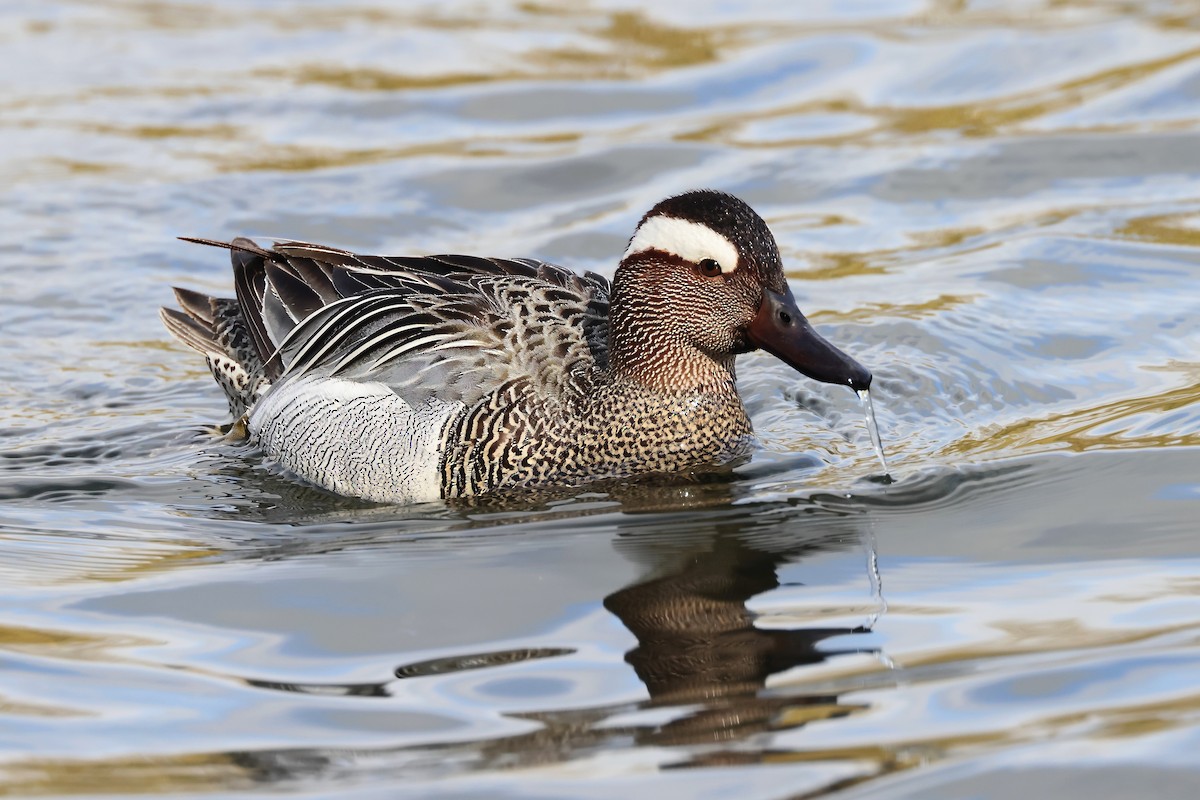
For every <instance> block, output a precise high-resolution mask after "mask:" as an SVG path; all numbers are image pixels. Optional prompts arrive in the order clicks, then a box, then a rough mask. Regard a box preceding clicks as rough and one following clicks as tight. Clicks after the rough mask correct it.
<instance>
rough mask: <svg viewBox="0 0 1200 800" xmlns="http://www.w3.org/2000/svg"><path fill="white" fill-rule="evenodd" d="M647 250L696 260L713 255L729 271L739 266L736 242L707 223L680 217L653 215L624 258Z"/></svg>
mask: <svg viewBox="0 0 1200 800" xmlns="http://www.w3.org/2000/svg"><path fill="white" fill-rule="evenodd" d="M646 250H661V251H663V252H664V253H671V254H673V255H677V256H679V257H680V258H682V259H684V260H685V261H691V262H692V263H694V264H698V263H700V262H701V261H703V260H704V259H706V258H711V259H714V260H715V261H716V262H717V263H718V264H720V265H721V272H724V273H725V274H726V275H728V274H729V273H731V272H733V271H734V270H736V269H737V268H738V252H737V248H736V247H734V246H733V242H731V241H729V240H728V239H726V238H725V237H724V236H722V235H721V234H719V233H717V232H716V231H714V230H713V229H712V228H710V227H708V226H707V225H701V224H700V223H699V222H692V221H691V220H686V219H679V218H678V217H651V218H650V219H648V220H646V221H645V222H643V223H642V224H641V226H640V227H639V228H638V229H637V233H635V234H634V235H633V240H632V241H631V242H630V243H629V248H628V249H627V250H626V251H625V255H624V256H623V259H625V258H629V256H631V255H634V254H635V253H642V252H645V251H646ZM623 259H622V260H623Z"/></svg>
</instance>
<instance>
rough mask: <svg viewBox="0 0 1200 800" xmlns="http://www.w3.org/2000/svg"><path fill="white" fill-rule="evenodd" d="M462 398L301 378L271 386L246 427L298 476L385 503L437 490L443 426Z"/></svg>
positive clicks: (409, 499) (413, 499) (435, 493)
mask: <svg viewBox="0 0 1200 800" xmlns="http://www.w3.org/2000/svg"><path fill="white" fill-rule="evenodd" d="M461 408H462V403H447V402H444V401H440V400H436V399H433V400H429V401H428V402H426V403H422V404H421V405H417V406H412V405H409V404H408V403H406V402H404V400H402V399H401V398H400V397H399V396H397V395H396V393H395V392H393V391H392V390H391V389H390V388H388V387H387V386H386V385H384V384H382V383H376V382H358V381H348V380H343V379H340V378H314V377H303V378H300V379H298V380H292V381H286V382H284V383H283V384H281V385H278V386H276V387H274V388H273V389H272V390H271V391H270V392H269V393H267V395H266V396H264V397H263V398H262V400H260V401H259V402H258V404H257V405H255V407H254V410H253V411H251V413H250V419H249V428H250V433H251V434H252V435H253V436H254V438H255V439H256V440H257V441H258V443H259V444H260V445H261V446H262V448H263V450H265V451H266V452H267V455H268V456H270V457H271V458H273V459H275V460H276V461H277V462H278V463H279V465H280V466H282V467H283V468H284V469H286V470H288V471H289V472H292V473H294V474H295V475H298V476H300V477H301V478H304V479H305V480H308V481H310V482H312V483H315V484H316V485H318V486H323V487H325V488H326V489H329V490H331V491H333V492H337V493H338V494H344V495H352V496H355V497H362V498H364V499H366V500H374V501H377V502H382V503H411V502H419V501H424V500H436V499H437V498H439V497H440V496H441V489H442V484H441V470H440V469H439V463H440V459H441V452H440V450H441V442H442V428H443V427H445V425H446V422H447V420H449V419H450V417H451V416H453V415H454V414H455V413H456V412H457V411H458V410H459V409H461Z"/></svg>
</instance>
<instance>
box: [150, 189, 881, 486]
mask: <svg viewBox="0 0 1200 800" xmlns="http://www.w3.org/2000/svg"><path fill="white" fill-rule="evenodd" d="M188 241H194V242H198V243H201V244H208V245H214V246H218V247H224V248H227V249H228V250H230V252H231V255H232V261H233V275H234V287H235V292H236V297H235V298H217V297H209V296H207V295H204V294H200V293H199V292H194V291H189V290H186V289H176V290H175V295H176V298H177V299H178V301H179V305H180V307H181V309H182V310H175V309H170V308H164V309H162V312H161V313H162V319H163V322H164V323H165V324H166V326H167V329H168V330H169V331H170V332H171V333H172V334H173V335H174V336H175V337H176V338H178V339H179V340H180V341H181V342H183V343H184V344H186V345H188V346H189V347H191V348H193V349H195V350H197V351H199V352H200V353H202V354H203V355H204V357H205V359H206V361H207V362H208V366H209V369H210V370H211V371H212V374H213V377H214V378H215V379H216V380H217V382H218V383H219V384H220V386H221V388H222V389H224V392H225V395H226V397H227V398H228V401H229V408H230V412H231V413H232V414H233V417H234V420H235V422H241V423H243V424H244V426H245V430H246V432H247V435H248V436H249V438H250V439H251V440H252V441H253V442H255V443H257V444H258V445H259V446H260V447H261V448H262V450H263V451H264V452H265V453H266V454H267V456H268V457H269V458H271V459H273V460H274V461H276V462H277V463H278V464H279V465H280V466H281V467H282V468H284V469H285V470H286V471H288V472H290V473H292V474H294V475H295V476H297V477H299V478H301V479H303V480H306V481H308V482H311V483H313V484H316V485H318V486H321V487H324V488H325V489H328V490H331V491H333V492H336V493H339V494H343V495H349V496H354V497H360V498H363V499H366V500H373V501H378V502H416V501H423V500H432V499H438V498H455V497H469V496H475V495H480V494H484V493H488V492H494V491H497V490H504V489H514V488H532V487H545V486H577V485H582V484H585V483H589V482H593V481H598V480H604V479H616V478H627V477H631V476H635V475H641V474H647V473H674V472H688V471H705V470H711V469H715V468H720V467H723V466H728V465H732V464H735V463H738V462H740V461H743V460H745V459H746V458H747V457H748V456H749V453H750V451H751V449H752V446H753V432H752V429H751V425H750V420H749V418H748V417H747V416H746V410H745V408H744V407H743V405H742V401H741V399H740V397H739V396H738V391H737V387H736V383H735V373H734V359H735V357H736V356H737V355H738V354H739V353H745V352H748V351H750V350H754V349H756V348H762V349H764V350H766V351H768V352H770V353H772V354H774V355H775V356H777V357H778V358H780V359H781V360H782V361H784V362H785V363H787V364H789V365H791V366H792V367H794V368H795V369H797V370H799V371H800V372H801V373H803V374H804V375H807V376H808V377H810V378H813V379H815V380H818V381H824V382H827V383H839V384H844V385H847V386H850V387H851V388H853V389H866V388H867V387H868V386H869V385H870V382H871V373H870V372H868V371H867V370H866V369H865V368H863V367H862V366H861V365H860V364H858V363H857V362H856V361H854V360H853V359H852V358H850V357H849V356H847V355H846V354H844V353H842V352H841V351H840V350H838V349H837V348H835V347H834V346H833V345H831V344H829V343H828V342H827V341H825V340H824V339H823V338H821V337H820V336H819V335H818V334H817V333H816V332H815V331H814V330H813V329H812V327H811V326H810V325H809V323H808V321H807V320H806V319H805V318H804V315H803V314H801V313H800V310H799V309H798V308H797V307H796V302H795V300H794V299H793V297H792V293H791V290H790V289H789V288H788V285H787V281H786V279H785V278H784V274H783V265H782V262H781V260H780V256H779V248H778V247H777V245H776V243H775V238H774V236H772V235H771V231H770V230H769V229H768V227H767V224H766V223H765V222H764V221H763V219H762V218H761V217H760V216H759V215H758V214H756V213H755V212H754V211H753V210H752V209H751V208H750V206H748V205H747V204H746V203H745V202H743V201H742V200H739V199H738V198H736V197H733V196H732V195H729V194H725V193H722V192H717V191H710V190H701V191H692V192H687V193H685V194H681V195H678V196H676V197H671V198H668V199H666V200H663V201H662V202H660V203H659V204H658V205H656V206H654V207H653V208H652V209H650V211H649V212H647V213H646V215H645V216H644V217H642V219H641V222H640V223H639V224H638V226H637V228H636V230H635V231H634V234H633V237H632V238H631V239H630V241H629V245H628V247H627V248H626V250H625V254H624V255H623V256H622V258H621V261H620V264H619V265H618V266H617V270H616V273H615V275H614V277H613V280H612V282H611V284H610V283H609V281H607V280H606V279H605V278H603V277H601V276H600V275H597V274H595V273H593V272H587V273H584V274H582V275H580V274H577V273H574V272H572V271H570V270H567V269H564V268H562V267H558V266H555V265H553V264H548V263H545V262H542V261H537V260H534V259H529V258H512V259H510V258H480V257H476V256H463V255H436V256H424V257H410V256H401V257H397V256H375V255H360V254H357V253H351V252H348V251H346V250H339V249H335V248H332V247H324V246H321V245H315V244H307V243H303V242H292V241H286V242H276V243H275V244H274V246H273V247H272V248H271V249H269V250H268V249H266V248H263V247H260V246H259V245H257V244H255V243H254V242H252V241H250V240H249V239H243V238H239V239H234V240H233V241H231V242H218V241H211V240H206V239H188Z"/></svg>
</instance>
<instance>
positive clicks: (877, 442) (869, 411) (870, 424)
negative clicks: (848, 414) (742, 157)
mask: <svg viewBox="0 0 1200 800" xmlns="http://www.w3.org/2000/svg"><path fill="white" fill-rule="evenodd" d="M856 391H857V393H858V399H859V401H860V402H861V403H862V407H863V414H864V415H865V416H866V418H867V431H868V432H869V433H870V434H871V445H872V446H873V447H874V448H875V455H877V456H878V457H879V464H880V466H882V467H883V477H884V478H886V479H887V480H888V482H889V483H890V482H891V479H892V474H891V473H890V472H888V465H887V459H886V458H884V456H883V440H881V439H880V438H879V423H878V422H876V421H875V405H874V404H873V403H872V402H871V390H870V389H857V390H856Z"/></svg>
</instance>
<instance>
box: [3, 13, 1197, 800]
mask: <svg viewBox="0 0 1200 800" xmlns="http://www.w3.org/2000/svg"><path fill="white" fill-rule="evenodd" d="M683 8H686V10H681V9H683ZM784 9H790V10H784ZM0 65H2V66H3V69H0V194H2V196H3V202H2V203H0V353H3V357H0V794H7V795H104V794H146V793H152V794H188V795H209V794H225V795H239V796H246V795H250V794H257V793H268V792H269V793H271V794H273V795H279V794H285V795H286V794H298V793H306V794H310V795H314V796H330V797H332V796H338V797H344V796H364V797H365V796H380V797H385V796H386V797H455V798H483V797H496V796H506V797H542V798H551V797H553V798H566V797H572V798H575V797H578V798H610V797H627V798H654V800H660V799H661V798H663V797H701V796H703V797H739V798H795V797H809V796H817V795H826V794H828V795H836V796H839V797H847V798H850V797H853V798H860V797H861V798H867V797H872V798H875V797H889V798H890V797H911V798H957V797H966V796H971V797H1017V798H1029V797H1039V796H1055V797H1078V798H1084V797H1086V798H1110V797H1155V798H1176V797H1178V798H1194V797H1197V796H1200V757H1198V756H1197V753H1200V5H1198V4H1196V3H1184V2H1174V3H1166V2H1163V3H1155V2H1146V3H1116V2H1113V3H1084V2H1049V1H1047V2H1020V3H989V2H978V3H975V2H954V1H952V0H940V1H939V0H932V1H931V2H927V3H922V2H916V1H915V0H914V1H913V2H905V1H904V0H874V1H873V2H857V3H841V2H812V3H808V2H806V3H793V4H781V3H774V2H771V3H767V2H762V3H754V2H745V3H721V2H715V1H714V2H708V3H699V4H689V5H688V6H686V7H684V6H683V4H674V3H662V4H655V3H650V4H645V3H640V4H624V3H620V2H595V3H592V4H590V5H587V6H583V5H579V4H574V3H561V4H559V3H512V4H506V3H499V2H496V3H478V2H470V3H458V2H440V3H436V4H432V3H431V4H420V5H418V4H415V3H414V4H385V3H381V2H373V0H363V1H362V2H344V3H335V2H303V3H282V2H268V1H267V0H258V2H251V3H247V2H234V0H225V1H224V2H191V3H188V2H168V1H167V0H112V1H111V2H101V1H100V0H91V1H89V0H76V1H75V2H72V1H71V0H38V1H37V2H34V0H15V2H8V3H6V4H4V5H3V6H2V7H0ZM698 186H711V187H716V188H721V189H726V190H729V191H732V192H735V193H737V194H739V195H741V196H742V197H744V198H745V199H746V200H748V201H749V202H750V203H751V204H752V205H754V206H755V207H756V208H757V209H758V210H759V211H760V212H761V213H762V214H763V215H764V216H765V217H766V218H767V220H768V222H769V223H770V224H771V226H772V228H773V229H774V231H775V233H776V236H777V238H778V239H779V242H780V245H781V248H782V250H783V252H784V257H785V261H786V263H787V264H788V267H789V276H790V278H791V279H792V286H793V289H794V291H795V292H796V294H797V297H798V298H800V300H801V303H802V305H803V306H804V308H805V309H806V310H807V311H808V312H809V315H810V317H811V318H812V319H813V321H814V322H815V323H816V324H817V326H818V327H819V328H820V329H821V331H822V332H823V333H824V334H825V335H826V336H828V338H830V339H831V340H833V341H835V342H837V343H839V344H841V345H843V346H844V347H845V348H846V349H847V350H848V351H850V352H851V353H853V354H854V355H855V356H857V357H858V358H859V359H861V360H862V361H863V362H864V363H866V364H868V365H869V366H871V367H872V368H873V369H874V371H875V375H876V382H875V387H874V391H873V395H874V399H875V405H876V409H877V412H878V415H879V423H880V428H881V430H882V433H883V437H884V440H885V443H886V445H887V448H888V457H889V463H890V466H891V468H892V471H893V474H894V475H895V477H896V482H895V483H892V484H887V483H884V482H881V481H879V480H876V479H872V477H871V476H872V475H874V474H876V473H877V472H878V466H877V462H876V461H875V457H874V454H873V452H872V449H871V447H870V443H869V440H868V437H867V432H866V428H865V427H864V424H863V418H862V413H861V409H860V407H859V405H858V400H857V398H855V397H854V395H853V393H852V392H849V391H846V390H844V389H839V388H838V387H830V386H825V385H817V384H814V383H812V382H811V381H808V380H806V379H804V378H802V377H800V376H799V375H797V374H795V373H793V372H791V371H790V370H789V369H787V368H786V367H784V366H783V365H782V364H780V363H778V362H777V361H775V360H773V359H772V358H770V357H768V356H764V355H757V354H756V355H752V356H748V357H744V358H743V360H742V361H741V365H740V369H739V377H740V379H741V384H742V389H743V393H744V395H745V397H746V398H747V404H748V407H749V408H750V410H751V413H752V416H753V418H754V421H755V425H756V428H757V430H758V432H759V434H760V437H761V440H762V447H761V450H760V452H759V453H758V454H757V456H756V458H755V459H754V461H753V462H752V463H751V464H749V465H747V466H745V467H742V468H740V469H739V470H738V472H737V473H736V474H735V475H734V476H733V477H732V479H729V480H718V481H714V482H708V483H704V484H699V485H694V486H670V487H662V486H650V485H637V484H631V485H628V486H620V487H615V488H613V489H611V490H610V491H605V492H585V493H582V494H580V493H573V494H564V495H555V496H552V497H532V498H530V497H525V498H507V499H498V500H495V501H489V502H486V503H481V504H478V505H475V506H470V507H462V506H444V505H439V504H433V505H425V506H419V507H413V508H395V507H376V506H368V505H364V504H361V503H356V502H351V501H346V500H339V499H337V498H333V497H331V496H328V495H326V494H323V493H321V492H319V491H316V490H312V489H307V488H304V487H300V486H297V485H295V484H293V483H291V482H290V481H289V480H287V479H286V478H284V477H282V476H280V475H278V474H275V473H274V472H272V471H271V469H269V468H267V467H264V466H263V463H262V459H261V458H260V457H259V455H258V454H256V453H255V452H254V451H253V450H251V449H249V448H247V447H246V446H244V445H240V444H237V443H233V442H227V441H224V440H222V439H221V438H219V437H218V436H216V435H214V434H213V433H212V426H213V425H215V424H217V423H221V422H223V421H225V417H226V412H225V407H224V401H223V399H222V397H221V395H220V392H219V390H218V389H217V387H216V386H215V385H214V384H213V383H212V381H211V379H210V378H209V376H208V374H207V372H206V371H205V369H204V367H203V364H202V363H200V361H199V359H197V358H196V357H195V356H194V354H192V353H189V352H187V351H186V350H185V349H184V348H182V347H181V346H179V345H177V344H175V343H174V342H172V341H170V339H169V337H168V336H167V334H166V333H165V331H164V330H163V329H162V328H161V326H160V324H159V321H158V319H157V315H156V309H157V307H158V306H159V305H161V304H164V303H169V302H170V301H171V295H170V289H169V287H170V286H171V285H172V284H180V285H185V286H188V287H191V288H196V289H200V290H205V291H212V292H218V293H220V292H228V291H229V290H230V288H231V287H230V273H229V269H228V264H227V260H226V258H225V257H223V255H222V254H221V253H219V252H215V251H211V250H207V249H205V248H199V247H196V246H194V245H189V244H186V243H183V242H179V241H177V240H176V239H175V237H176V236H178V235H195V236H209V237H215V238H229V237H231V236H234V235H240V234H246V235H255V236H259V237H260V238H262V239H263V240H264V241H269V240H270V238H271V237H273V236H274V237H294V238H300V239H309V240H316V241H324V242H328V243H330V244H336V245H340V246H343V247H349V248H356V249H362V250H370V251H388V252H398V253H408V252H447V251H450V252H454V251H460V252H475V253H483V254H493V255H531V256H536V257H541V258H546V259H551V260H554V261H558V262H560V263H564V264H568V265H570V266H573V267H576V268H580V269H583V268H588V269H597V270H599V271H602V272H607V273H609V274H611V271H612V268H613V266H614V265H615V259H616V257H617V255H618V254H619V253H620V251H621V250H622V249H623V247H624V244H625V241H626V239H627V237H628V236H629V234H630V232H631V230H632V227H633V225H634V224H635V223H636V221H637V219H638V218H639V216H640V215H641V213H642V212H643V211H645V210H646V209H647V208H648V207H649V206H650V205H652V204H653V203H654V202H655V201H656V200H658V199H660V198H662V197H664V196H667V195H669V194H673V193H677V192H679V191H682V190H684V189H687V188H692V187H698Z"/></svg>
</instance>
